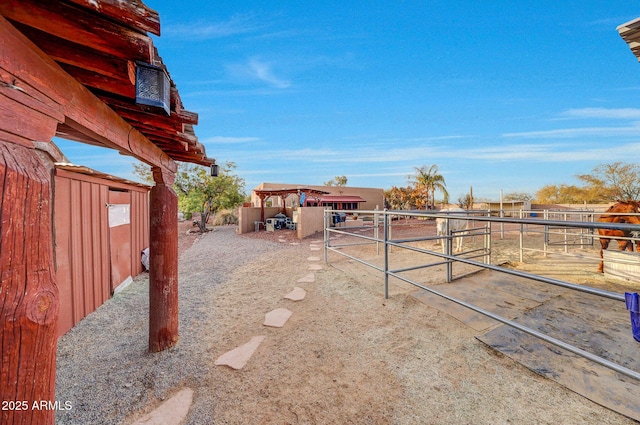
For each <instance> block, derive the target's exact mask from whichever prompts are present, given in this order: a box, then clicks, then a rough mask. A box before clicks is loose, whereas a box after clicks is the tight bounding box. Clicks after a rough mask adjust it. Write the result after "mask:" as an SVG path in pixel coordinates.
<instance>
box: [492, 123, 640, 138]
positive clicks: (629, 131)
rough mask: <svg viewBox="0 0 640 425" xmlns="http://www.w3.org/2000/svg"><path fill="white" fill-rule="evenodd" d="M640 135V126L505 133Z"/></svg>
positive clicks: (528, 135)
mask: <svg viewBox="0 0 640 425" xmlns="http://www.w3.org/2000/svg"><path fill="white" fill-rule="evenodd" d="M635 135H640V126H637V125H632V126H628V127H584V128H560V129H556V130H542V131H525V132H519V133H504V134H502V137H506V138H537V139H545V138H546V139H548V138H564V139H566V138H575V137H613V136H635Z"/></svg>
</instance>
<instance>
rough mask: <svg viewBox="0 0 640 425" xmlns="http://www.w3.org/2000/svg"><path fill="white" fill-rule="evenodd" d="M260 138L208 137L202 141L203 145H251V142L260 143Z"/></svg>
mask: <svg viewBox="0 0 640 425" xmlns="http://www.w3.org/2000/svg"><path fill="white" fill-rule="evenodd" d="M259 140H260V138H259V137H225V136H214V137H207V138H206V139H200V142H201V143H204V144H209V143H212V144H223V145H229V144H240V143H249V142H257V141H259Z"/></svg>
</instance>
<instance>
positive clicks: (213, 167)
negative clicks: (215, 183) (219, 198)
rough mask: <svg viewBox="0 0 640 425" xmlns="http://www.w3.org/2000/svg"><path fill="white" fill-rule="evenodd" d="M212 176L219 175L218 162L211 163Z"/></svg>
mask: <svg viewBox="0 0 640 425" xmlns="http://www.w3.org/2000/svg"><path fill="white" fill-rule="evenodd" d="M211 177H218V164H211Z"/></svg>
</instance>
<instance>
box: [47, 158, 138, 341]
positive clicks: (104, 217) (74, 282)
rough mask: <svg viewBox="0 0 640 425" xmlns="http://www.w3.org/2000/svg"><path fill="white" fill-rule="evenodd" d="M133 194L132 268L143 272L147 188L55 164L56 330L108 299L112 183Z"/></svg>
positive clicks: (64, 328) (60, 331)
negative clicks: (142, 256)
mask: <svg viewBox="0 0 640 425" xmlns="http://www.w3.org/2000/svg"><path fill="white" fill-rule="evenodd" d="M110 188H112V189H113V188H117V189H118V190H121V191H122V190H123V191H129V193H130V194H131V196H130V199H131V226H130V228H131V232H130V235H128V236H127V238H128V243H130V244H131V245H130V246H131V259H130V261H129V263H130V266H131V267H130V270H131V271H130V272H131V275H132V276H136V275H138V274H140V273H141V272H142V265H141V264H140V252H141V251H142V250H143V249H144V248H146V247H147V246H149V202H148V192H147V190H146V189H144V188H140V187H136V186H128V185H125V184H118V183H114V182H111V181H109V180H105V179H100V178H96V177H91V176H86V175H82V174H78V173H72V172H68V171H64V170H56V176H55V180H54V206H53V211H54V243H55V246H54V249H55V265H56V281H57V284H58V289H59V292H60V317H59V325H58V335H59V336H60V335H63V334H64V333H66V332H67V331H68V330H69V329H71V328H72V327H73V326H75V325H76V324H77V323H78V322H79V321H80V320H82V319H83V318H84V317H86V316H87V315H88V314H90V313H91V312H93V311H95V310H96V309H97V308H98V307H99V306H100V305H102V304H103V303H104V302H105V301H106V300H108V299H109V298H110V296H111V294H112V293H113V289H114V288H113V285H112V284H111V262H110V249H111V246H110V232H109V219H108V209H107V205H108V203H109V189H110Z"/></svg>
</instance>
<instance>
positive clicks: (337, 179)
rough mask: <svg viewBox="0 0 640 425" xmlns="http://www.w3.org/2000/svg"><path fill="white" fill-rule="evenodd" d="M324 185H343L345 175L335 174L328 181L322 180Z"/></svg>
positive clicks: (344, 183)
mask: <svg viewBox="0 0 640 425" xmlns="http://www.w3.org/2000/svg"><path fill="white" fill-rule="evenodd" d="M324 185H325V186H338V187H344V186H346V185H347V176H335V177H334V178H332V179H331V180H329V181H328V182H324Z"/></svg>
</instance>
